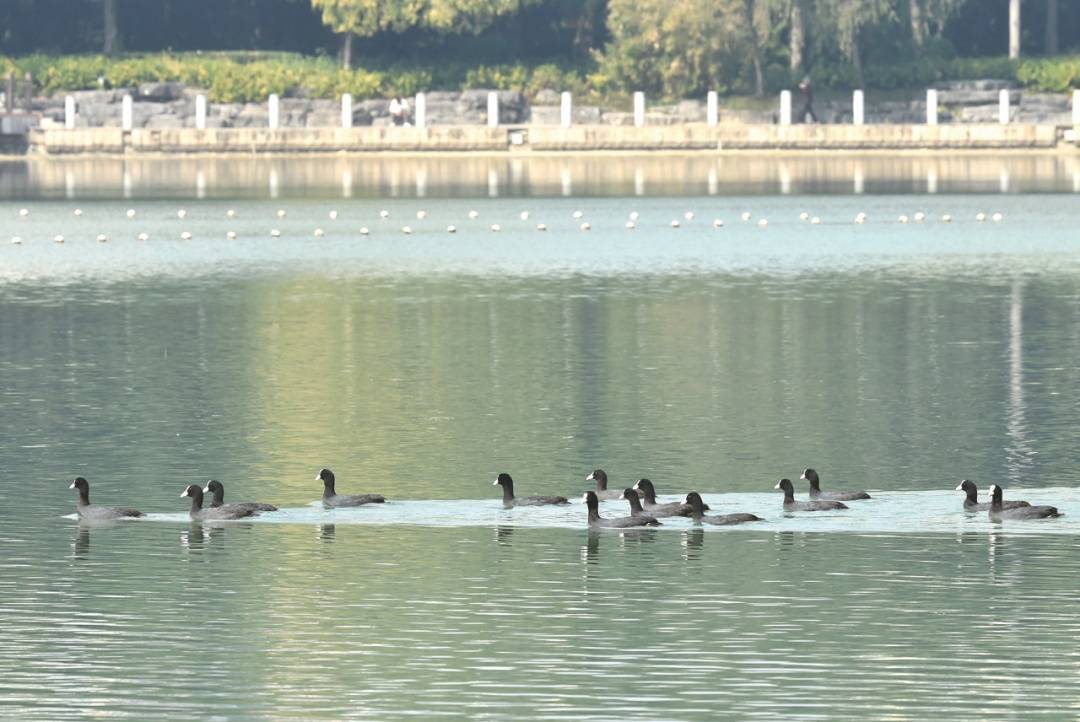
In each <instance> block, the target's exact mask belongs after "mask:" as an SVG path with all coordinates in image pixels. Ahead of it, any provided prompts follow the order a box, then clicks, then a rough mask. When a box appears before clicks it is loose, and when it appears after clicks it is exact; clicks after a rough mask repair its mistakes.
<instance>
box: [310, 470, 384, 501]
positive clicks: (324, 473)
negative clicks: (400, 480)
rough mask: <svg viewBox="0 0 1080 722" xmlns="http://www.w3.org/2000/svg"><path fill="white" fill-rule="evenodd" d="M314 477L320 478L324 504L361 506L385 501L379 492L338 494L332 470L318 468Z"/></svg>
mask: <svg viewBox="0 0 1080 722" xmlns="http://www.w3.org/2000/svg"><path fill="white" fill-rule="evenodd" d="M315 479H316V481H318V480H320V479H321V480H322V483H323V493H322V503H323V505H324V506H329V507H339V506H363V505H365V504H382V503H383V502H385V501H386V497H384V496H382V495H381V494H351V495H350V494H338V493H337V491H335V489H334V481H335V479H334V472H332V471H330V470H329V469H320V470H319V474H318V476H316V477H315Z"/></svg>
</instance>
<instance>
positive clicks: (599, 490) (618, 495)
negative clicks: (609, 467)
mask: <svg viewBox="0 0 1080 722" xmlns="http://www.w3.org/2000/svg"><path fill="white" fill-rule="evenodd" d="M585 481H595V482H596V497H597V498H598V499H602V500H604V499H622V498H623V493H622V492H621V491H619V490H618V489H608V488H607V482H608V478H607V472H606V471H604V470H603V469H597V470H596V471H594V472H593V473H591V474H589V475H588V476H586V477H585Z"/></svg>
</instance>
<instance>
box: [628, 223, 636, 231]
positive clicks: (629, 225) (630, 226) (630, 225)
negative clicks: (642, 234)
mask: <svg viewBox="0 0 1080 722" xmlns="http://www.w3.org/2000/svg"><path fill="white" fill-rule="evenodd" d="M635 228H637V225H636V224H635V223H634V222H633V221H627V222H626V230H628V231H632V230H634V229H635Z"/></svg>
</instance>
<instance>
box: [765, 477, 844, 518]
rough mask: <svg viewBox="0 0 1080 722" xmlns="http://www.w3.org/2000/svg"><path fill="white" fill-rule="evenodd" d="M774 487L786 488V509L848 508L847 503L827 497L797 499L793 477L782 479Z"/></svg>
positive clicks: (822, 509) (826, 509)
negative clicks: (808, 499)
mask: <svg viewBox="0 0 1080 722" xmlns="http://www.w3.org/2000/svg"><path fill="white" fill-rule="evenodd" d="M773 488H774V489H783V490H784V511H828V510H830V509H847V508H848V507H847V504H844V503H842V502H839V501H828V500H826V499H821V500H810V501H795V487H794V486H792V485H791V479H781V480H780V481H778V482H777V483H776V486H774V487H773Z"/></svg>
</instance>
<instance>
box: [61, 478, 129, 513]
mask: <svg viewBox="0 0 1080 722" xmlns="http://www.w3.org/2000/svg"><path fill="white" fill-rule="evenodd" d="M68 488H69V489H78V490H79V503H78V504H77V505H76V506H75V510H76V511H77V512H79V518H80V519H89V520H92V521H97V520H105V519H134V518H137V517H140V516H143V513H142V512H141V511H139V510H137V509H128V508H126V507H122V506H95V505H93V504H91V503H90V482H89V481H87V480H86V479H84V478H83V477H81V476H77V477H75V481H73V482H71V486H69V487H68Z"/></svg>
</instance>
